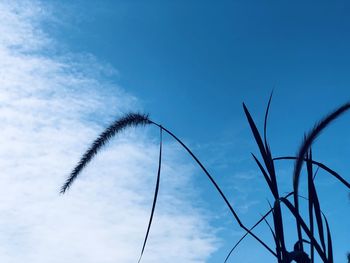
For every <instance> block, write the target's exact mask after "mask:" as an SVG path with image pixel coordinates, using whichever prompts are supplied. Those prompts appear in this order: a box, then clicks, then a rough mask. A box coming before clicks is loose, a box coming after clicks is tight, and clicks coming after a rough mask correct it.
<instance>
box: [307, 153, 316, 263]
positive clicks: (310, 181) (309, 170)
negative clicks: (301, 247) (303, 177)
mask: <svg viewBox="0 0 350 263" xmlns="http://www.w3.org/2000/svg"><path fill="white" fill-rule="evenodd" d="M311 159H312V155H311V149H310V154H309V156H307V162H306V166H307V175H308V195H309V200H308V201H309V206H308V210H309V225H310V232H311V235H313V236H314V217H313V207H314V206H313V198H312V191H311V185H313V171H312V162H311ZM314 250H315V247H314V245H313V243H312V242H310V258H311V262H312V263H313V262H314V252H315V251H314Z"/></svg>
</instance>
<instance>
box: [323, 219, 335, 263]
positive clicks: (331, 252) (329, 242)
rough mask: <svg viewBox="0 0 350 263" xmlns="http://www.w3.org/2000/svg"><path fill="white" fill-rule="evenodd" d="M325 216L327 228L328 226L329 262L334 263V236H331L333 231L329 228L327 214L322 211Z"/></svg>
mask: <svg viewBox="0 0 350 263" xmlns="http://www.w3.org/2000/svg"><path fill="white" fill-rule="evenodd" d="M322 215H323V218H324V220H325V222H326V228H327V243H328V244H327V249H328V251H327V252H328V262H329V263H333V262H334V260H333V245H332V236H331V231H330V229H329V225H328V220H327V218H326V216H325V215H324V214H323V213H322Z"/></svg>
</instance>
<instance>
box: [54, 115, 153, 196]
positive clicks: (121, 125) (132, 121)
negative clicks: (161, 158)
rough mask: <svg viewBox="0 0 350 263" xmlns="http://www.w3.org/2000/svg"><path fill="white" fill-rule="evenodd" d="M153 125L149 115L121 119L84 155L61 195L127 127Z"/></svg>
mask: <svg viewBox="0 0 350 263" xmlns="http://www.w3.org/2000/svg"><path fill="white" fill-rule="evenodd" d="M146 124H151V122H150V120H149V118H148V115H147V114H140V113H128V114H126V115H125V116H123V117H121V118H120V119H118V120H116V121H115V122H113V123H112V124H111V125H110V126H109V127H108V128H107V129H106V130H105V131H104V132H102V133H101V134H100V135H99V136H98V138H97V139H96V140H95V141H94V142H93V143H92V145H91V146H90V148H89V149H88V150H87V151H86V152H85V153H84V155H83V156H82V158H81V159H80V161H79V162H78V164H77V166H76V167H75V168H74V169H73V171H72V172H71V174H70V176H69V177H68V179H67V180H66V182H65V183H64V185H63V186H62V188H61V193H62V194H64V193H65V192H66V191H67V189H68V188H69V187H70V186H71V185H72V183H73V182H74V180H75V179H76V178H77V176H78V175H79V174H80V172H81V171H82V170H83V169H84V168H85V167H86V165H87V164H88V163H89V162H90V161H91V160H92V158H93V157H94V156H95V155H96V154H97V153H98V152H99V150H101V148H102V147H103V146H104V145H105V144H106V143H107V142H108V141H109V140H110V139H111V138H112V137H114V136H115V135H116V134H118V133H119V132H121V131H122V130H124V129H125V128H127V127H132V126H140V125H146Z"/></svg>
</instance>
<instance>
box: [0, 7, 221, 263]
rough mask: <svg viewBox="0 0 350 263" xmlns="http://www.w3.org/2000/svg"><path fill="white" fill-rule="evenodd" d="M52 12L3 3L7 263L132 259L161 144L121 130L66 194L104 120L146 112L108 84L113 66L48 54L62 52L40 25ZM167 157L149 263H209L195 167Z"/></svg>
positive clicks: (0, 155) (0, 250) (1, 231)
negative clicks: (65, 188)
mask: <svg viewBox="0 0 350 263" xmlns="http://www.w3.org/2000/svg"><path fill="white" fill-rule="evenodd" d="M45 10H46V8H45V6H43V5H42V4H41V3H40V2H34V1H2V2H0V20H1V23H0V119H1V131H0V132H1V136H0V167H1V174H0V185H1V192H0V258H1V262H5V263H19V262H33V263H44V262H45V263H47V262H50V263H56V262H57V263H59V262H70V263H74V262H79V263H80V262H85V263H89V262H91V263H96V262H99V263H109V262H135V261H136V260H137V258H138V256H139V252H140V248H141V246H142V242H143V237H144V234H145V230H146V226H147V220H148V216H149V212H150V207H151V198H152V194H153V191H154V186H153V184H154V180H155V177H154V176H155V172H156V169H157V154H158V146H157V143H156V141H155V140H154V139H152V137H150V136H149V135H148V133H147V130H143V132H139V131H137V130H130V131H129V132H127V133H124V134H123V136H119V137H118V139H117V140H115V141H117V142H113V143H111V144H110V145H109V146H108V147H106V148H107V149H106V150H104V151H103V152H102V153H101V154H100V155H99V156H98V157H97V158H96V160H94V161H93V163H91V164H90V165H89V167H88V168H87V170H86V171H85V172H84V173H83V174H82V175H81V178H80V179H79V180H78V181H77V182H76V183H75V184H74V185H73V187H72V188H71V189H70V191H69V192H68V193H67V194H66V195H64V196H60V195H59V194H58V191H59V187H60V185H61V184H62V183H63V181H64V179H65V177H66V176H67V174H68V173H69V171H70V169H71V168H72V167H73V166H74V164H75V163H76V162H77V160H78V159H79V157H80V155H81V153H82V152H83V151H84V150H85V149H86V147H87V145H88V143H89V142H90V141H91V140H92V139H93V138H94V137H95V136H97V135H98V133H99V132H101V131H102V130H103V127H102V123H104V125H105V122H107V121H108V120H111V118H112V117H113V116H116V115H118V114H120V113H122V112H125V111H127V110H128V109H130V108H135V107H137V108H139V105H138V103H137V99H135V98H134V97H132V96H130V95H128V94H126V93H125V92H123V91H122V90H121V89H120V88H118V87H116V86H113V85H111V84H108V82H107V81H104V80H103V76H102V75H103V74H104V73H107V74H110V73H113V69H112V68H110V67H106V66H104V65H101V64H99V63H98V62H97V61H96V60H95V59H94V58H93V57H92V56H83V55H79V54H75V55H74V54H70V55H69V56H68V55H67V56H64V57H53V56H49V55H43V54H44V53H46V52H45V51H47V50H48V49H52V47H53V46H55V41H54V40H53V39H50V38H49V36H47V35H45V33H44V32H43V31H42V30H41V27H40V24H41V23H42V19H45V18H47V16H48V14H47V12H46V11H45ZM84 66H89V68H91V67H93V68H94V69H97V70H98V71H99V72H100V73H101V74H91V71H87V70H85V69H84ZM97 120H103V122H99V121H97ZM145 131H146V132H145ZM165 154H166V155H167V156H168V158H167V159H166V160H165V162H164V169H163V178H164V179H162V182H161V184H162V185H161V186H162V188H161V191H160V196H159V206H158V207H157V211H156V215H155V219H154V225H153V228H152V230H151V236H150V239H149V245H148V246H147V248H146V252H145V256H144V261H143V262H204V261H206V259H207V258H208V256H209V255H210V254H211V253H212V252H213V251H214V250H215V249H216V245H217V240H216V238H215V236H214V235H213V230H212V229H211V228H210V227H209V225H208V224H207V223H206V218H205V217H204V216H202V215H200V211H199V210H198V209H195V208H194V205H193V204H191V202H190V201H186V198H187V197H190V198H191V199H194V198H193V196H194V195H195V193H193V192H192V191H190V186H191V174H192V167H191V166H188V165H185V164H183V163H181V161H180V160H179V159H181V158H180V157H179V149H178V148H176V147H175V146H174V145H171V144H167V145H166V152H165ZM181 189H182V190H181Z"/></svg>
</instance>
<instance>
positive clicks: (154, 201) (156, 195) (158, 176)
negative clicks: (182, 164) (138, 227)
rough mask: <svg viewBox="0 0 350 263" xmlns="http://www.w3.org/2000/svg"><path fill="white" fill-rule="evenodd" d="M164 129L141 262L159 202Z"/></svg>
mask: <svg viewBox="0 0 350 263" xmlns="http://www.w3.org/2000/svg"><path fill="white" fill-rule="evenodd" d="M162 131H163V130H162V128H161V127H160V142H159V160H158V172H157V182H156V187H155V190H154V197H153V204H152V210H151V215H150V218H149V222H148V227H147V231H146V235H145V239H144V241H143V245H142V250H141V255H140V258H139V261H138V262H139V263H140V261H141V258H142V256H143V252H144V251H145V247H146V244H147V240H148V235H149V231H150V229H151V225H152V221H153V215H154V211H155V208H156V204H157V198H158V192H159V184H160V171H161V167H162V145H163V136H162Z"/></svg>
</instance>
